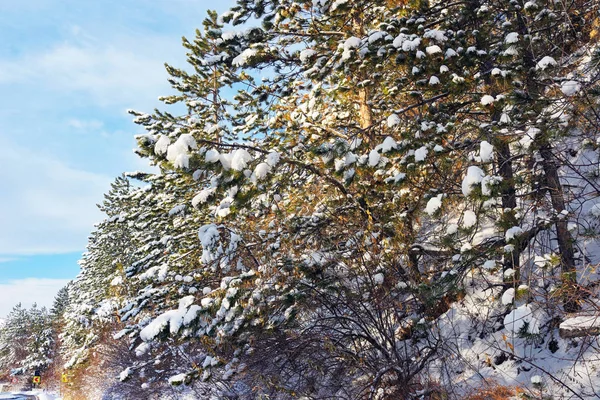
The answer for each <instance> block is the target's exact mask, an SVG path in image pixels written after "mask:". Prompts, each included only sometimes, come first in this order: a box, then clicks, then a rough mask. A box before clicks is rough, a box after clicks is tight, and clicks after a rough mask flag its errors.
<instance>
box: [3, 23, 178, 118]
mask: <svg viewBox="0 0 600 400" xmlns="http://www.w3.org/2000/svg"><path fill="white" fill-rule="evenodd" d="M103 39H104V38H103ZM183 54H184V50H183V48H182V47H181V46H180V45H179V43H178V41H176V40H174V38H173V37H163V36H156V35H154V36H148V35H143V36H135V35H132V36H123V37H114V38H112V39H111V40H110V41H106V42H104V41H102V40H98V39H95V38H93V37H90V36H89V35H83V34H80V33H78V34H77V35H75V36H73V37H72V38H71V39H70V40H69V41H67V42H63V43H58V44H55V45H54V46H52V47H50V48H48V49H46V50H45V51H42V52H41V53H40V52H39V51H38V50H36V51H31V52H29V53H25V54H22V55H20V56H19V57H18V58H15V59H3V60H2V59H0V85H3V84H4V85H8V84H16V85H19V86H23V85H28V86H31V85H35V87H38V88H44V89H47V90H50V91H53V92H56V93H60V94H61V95H65V94H67V95H83V96H85V100H86V102H88V103H89V102H92V103H95V104H97V105H100V106H115V105H116V106H121V107H124V108H130V107H136V106H149V105H150V104H152V105H154V104H155V103H156V99H157V96H159V95H164V94H167V93H165V92H166V91H168V90H169V89H168V88H169V85H168V83H167V76H168V75H167V73H166V71H165V69H164V62H166V61H168V62H176V63H178V62H182V61H183V59H182V55H183Z"/></svg>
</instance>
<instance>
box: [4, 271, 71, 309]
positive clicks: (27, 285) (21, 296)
mask: <svg viewBox="0 0 600 400" xmlns="http://www.w3.org/2000/svg"><path fill="white" fill-rule="evenodd" d="M68 282H69V280H68V279H47V278H43V279H40V278H26V279H18V280H12V281H8V282H4V283H0V317H4V316H6V315H7V314H8V313H9V312H10V310H12V308H13V307H14V306H15V305H16V304H17V303H19V302H20V303H21V304H22V305H23V307H27V308H29V307H31V305H32V304H33V303H37V304H38V305H39V306H45V307H51V306H52V303H53V301H54V296H55V295H56V293H57V292H58V290H59V289H60V288H62V287H64V286H65V285H66V284H67V283H68Z"/></svg>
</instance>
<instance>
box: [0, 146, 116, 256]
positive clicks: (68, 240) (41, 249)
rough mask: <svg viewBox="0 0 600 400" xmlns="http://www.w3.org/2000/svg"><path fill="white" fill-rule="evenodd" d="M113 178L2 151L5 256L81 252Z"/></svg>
mask: <svg viewBox="0 0 600 400" xmlns="http://www.w3.org/2000/svg"><path fill="white" fill-rule="evenodd" d="M111 181H112V178H110V177H107V176H104V175H101V174H95V173H90V172H86V171H81V170H77V169H73V168H71V167H69V166H68V165H67V164H65V163H64V162H62V161H60V160H57V159H55V158H52V157H49V156H45V155H42V154H39V153H37V152H34V151H32V150H29V149H26V148H23V147H20V146H17V145H13V144H11V143H7V142H5V143H2V146H0V182H1V184H0V185H2V186H1V187H2V189H1V190H2V196H0V221H2V222H1V229H0V256H11V255H20V254H40V253H64V252H72V251H81V250H82V249H83V248H84V246H85V244H86V243H85V242H86V238H87V236H88V234H89V233H90V231H91V230H92V228H93V224H94V223H95V222H97V221H98V220H100V218H101V214H100V212H99V210H98V209H97V208H96V203H98V202H100V201H101V200H102V194H103V193H104V192H105V191H107V190H108V188H109V185H110V182H111Z"/></svg>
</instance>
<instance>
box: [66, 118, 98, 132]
mask: <svg viewBox="0 0 600 400" xmlns="http://www.w3.org/2000/svg"><path fill="white" fill-rule="evenodd" d="M67 126H70V127H71V128H75V129H77V130H82V131H95V130H98V129H100V128H102V127H103V126H104V123H103V122H102V121H98V120H97V119H89V120H85V119H78V118H71V119H70V120H68V121H67Z"/></svg>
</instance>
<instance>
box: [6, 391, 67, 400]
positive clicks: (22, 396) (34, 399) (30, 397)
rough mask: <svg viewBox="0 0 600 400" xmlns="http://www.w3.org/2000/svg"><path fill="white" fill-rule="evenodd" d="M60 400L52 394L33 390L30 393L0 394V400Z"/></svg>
mask: <svg viewBox="0 0 600 400" xmlns="http://www.w3.org/2000/svg"><path fill="white" fill-rule="evenodd" d="M4 399H5V400H9V399H10V400H62V399H61V398H60V397H57V395H55V394H53V393H47V392H45V391H42V390H33V391H30V392H13V393H0V400H4Z"/></svg>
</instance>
